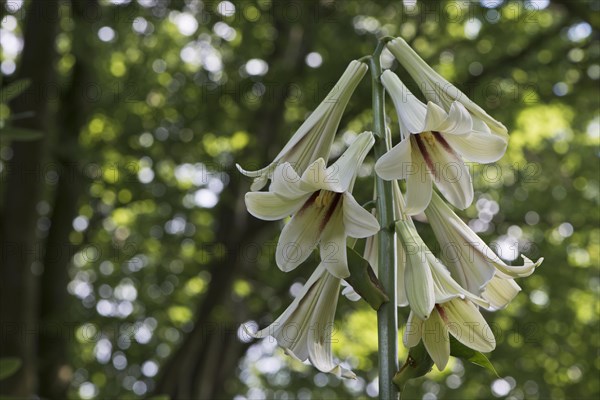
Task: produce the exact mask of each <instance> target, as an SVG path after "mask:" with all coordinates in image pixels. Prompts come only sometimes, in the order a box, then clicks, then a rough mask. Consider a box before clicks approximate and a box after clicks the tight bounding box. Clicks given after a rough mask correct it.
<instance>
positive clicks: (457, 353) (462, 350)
mask: <svg viewBox="0 0 600 400" xmlns="http://www.w3.org/2000/svg"><path fill="white" fill-rule="evenodd" d="M450 355H451V356H454V357H458V358H461V359H463V360H467V361H469V362H471V363H473V364H475V365H479V366H480V367H483V368H485V369H487V370H488V371H490V372H492V373H493V374H494V375H496V376H497V377H500V376H499V375H498V372H496V368H494V366H493V365H492V363H491V362H490V360H489V359H488V358H487V357H486V356H485V354H483V353H481V352H479V351H477V350H473V349H471V348H469V347H467V346H465V345H464V344H462V343H461V342H459V341H458V340H456V339H455V338H454V337H452V336H450Z"/></svg>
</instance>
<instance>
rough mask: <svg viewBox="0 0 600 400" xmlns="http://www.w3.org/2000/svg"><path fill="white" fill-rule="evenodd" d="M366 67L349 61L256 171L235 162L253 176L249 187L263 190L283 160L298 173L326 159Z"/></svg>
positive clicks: (239, 167) (249, 175)
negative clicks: (296, 126) (286, 139)
mask: <svg viewBox="0 0 600 400" xmlns="http://www.w3.org/2000/svg"><path fill="white" fill-rule="evenodd" d="M367 70H368V67H367V66H366V64H364V63H362V62H359V61H356V60H354V61H352V62H350V64H349V65H348V68H346V71H345V72H344V74H343V75H342V76H341V78H340V80H339V81H338V82H337V84H336V85H335V86H334V87H333V89H331V91H330V92H329V94H328V95H327V96H326V97H325V99H324V100H323V101H322V102H321V104H319V106H318V107H317V108H316V109H315V110H314V111H313V112H312V114H311V115H310V116H309V117H308V119H307V120H306V121H304V123H303V124H302V125H301V126H300V128H298V130H297V131H296V133H294V135H293V136H292V138H291V139H290V140H289V142H288V143H287V144H286V145H285V146H284V147H283V149H282V150H281V151H280V152H279V154H277V156H276V157H275V159H274V160H273V161H272V162H271V163H270V164H269V165H267V166H266V167H264V168H262V169H259V170H257V171H247V170H245V169H243V168H242V167H241V166H240V165H238V164H236V166H237V168H238V170H239V171H240V172H241V173H242V174H244V175H246V176H248V177H251V178H254V182H253V183H252V185H251V187H250V189H251V190H253V191H257V190H260V189H262V188H263V187H264V186H265V185H266V184H267V181H268V180H269V179H271V178H272V175H273V172H274V171H275V168H277V166H278V165H280V164H283V163H285V162H288V163H290V164H291V165H292V166H293V167H294V169H295V170H296V171H297V172H298V173H299V174H302V173H303V172H304V171H305V170H306V169H307V168H308V166H309V165H311V164H312V163H313V162H314V161H315V160H317V159H319V158H322V159H323V160H324V161H325V162H327V160H328V158H329V152H330V150H331V144H332V143H333V138H334V136H335V133H336V131H337V128H338V126H339V124H340V120H341V119H342V114H343V113H344V109H345V108H346V105H347V104H348V101H349V100H350V97H351V96H352V93H354V90H355V89H356V87H357V86H358V84H359V83H360V81H361V80H362V78H363V77H364V75H365V73H366V72H367Z"/></svg>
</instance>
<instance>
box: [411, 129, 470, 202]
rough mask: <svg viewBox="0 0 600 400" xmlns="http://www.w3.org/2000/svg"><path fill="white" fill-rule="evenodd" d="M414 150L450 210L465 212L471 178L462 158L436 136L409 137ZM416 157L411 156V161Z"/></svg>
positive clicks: (432, 134) (430, 134)
mask: <svg viewBox="0 0 600 400" xmlns="http://www.w3.org/2000/svg"><path fill="white" fill-rule="evenodd" d="M411 140H414V143H413V144H412V148H413V149H418V151H419V152H420V154H421V156H422V157H423V159H424V161H425V163H426V164H427V169H428V172H429V173H430V174H432V175H433V176H432V179H433V181H434V183H435V185H436V186H437V187H438V189H439V190H440V192H442V194H443V195H444V197H445V198H446V199H447V200H448V201H449V202H450V204H452V205H453V206H455V207H457V208H460V209H461V210H462V209H465V208H467V207H468V206H470V205H471V203H472V202H473V184H472V182H471V174H470V173H469V170H468V168H467V166H466V165H465V163H464V161H463V160H462V158H461V157H460V156H459V155H458V154H457V153H456V152H455V151H454V150H453V149H452V147H451V146H450V145H449V144H448V142H447V141H446V139H445V136H444V135H443V134H441V133H439V132H433V133H424V134H420V135H412V136H411ZM414 159H415V155H414V153H413V160H414Z"/></svg>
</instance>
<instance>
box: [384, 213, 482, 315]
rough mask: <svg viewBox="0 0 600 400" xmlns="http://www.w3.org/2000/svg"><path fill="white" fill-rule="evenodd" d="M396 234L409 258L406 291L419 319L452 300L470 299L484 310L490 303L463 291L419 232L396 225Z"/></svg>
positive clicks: (406, 267)
mask: <svg viewBox="0 0 600 400" xmlns="http://www.w3.org/2000/svg"><path fill="white" fill-rule="evenodd" d="M396 234H398V235H399V236H400V239H401V240H400V242H401V243H402V246H403V248H404V253H405V254H406V265H405V268H404V290H405V291H406V298H407V299H408V304H409V305H410V309H411V312H412V313H414V314H415V316H417V317H418V318H420V319H422V320H426V319H428V318H429V317H430V315H431V313H432V311H433V309H434V307H435V305H436V304H443V303H446V302H449V301H450V300H452V299H456V298H461V299H469V300H471V301H473V302H475V303H476V304H478V305H481V306H483V307H489V303H488V302H487V301H485V300H484V299H482V298H481V297H478V296H476V295H475V294H473V293H470V292H468V291H467V290H465V289H464V288H462V287H461V286H460V285H459V284H458V283H457V282H456V281H455V280H454V279H453V278H452V276H451V275H450V271H448V269H446V267H445V266H444V265H443V264H442V263H441V262H440V260H438V259H437V258H436V257H435V256H434V255H433V253H431V250H429V248H428V247H427V245H426V244H425V243H424V242H423V239H421V237H420V236H419V234H418V233H417V231H416V230H415V228H414V227H413V226H412V225H411V224H410V223H408V222H407V221H398V222H397V223H396Z"/></svg>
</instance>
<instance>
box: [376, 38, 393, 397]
mask: <svg viewBox="0 0 600 400" xmlns="http://www.w3.org/2000/svg"><path fill="white" fill-rule="evenodd" d="M384 47H385V41H384V40H380V41H379V44H378V46H377V49H376V50H375V53H374V54H373V56H372V57H371V58H370V59H369V66H370V69H371V85H372V96H373V131H374V132H373V133H374V134H375V136H376V138H377V141H376V143H375V157H376V158H379V157H381V156H382V155H383V154H384V153H385V152H386V151H387V145H386V142H387V140H386V135H387V133H386V129H385V110H384V104H385V103H384V101H385V93H384V89H383V85H382V84H381V81H380V80H379V76H380V75H381V63H380V55H381V51H382V50H383V48H384ZM375 182H376V183H375V186H376V191H377V218H378V220H379V224H380V226H381V230H380V231H379V233H378V238H377V239H378V245H379V248H378V259H379V261H378V270H379V271H378V275H379V280H380V281H381V284H382V286H383V289H384V292H385V294H386V295H387V296H388V298H389V300H390V301H389V302H387V303H384V304H383V305H382V306H381V307H380V308H379V310H378V311H377V332H378V343H379V349H378V352H379V398H380V399H385V400H388V399H389V400H393V399H398V398H399V393H398V390H397V388H396V386H395V385H394V383H393V382H392V378H393V377H394V375H395V374H396V372H397V371H398V313H397V306H396V304H397V301H396V265H395V257H394V228H393V223H394V205H393V200H392V183H391V182H389V181H384V180H383V179H381V178H379V177H376V180H375Z"/></svg>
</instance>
